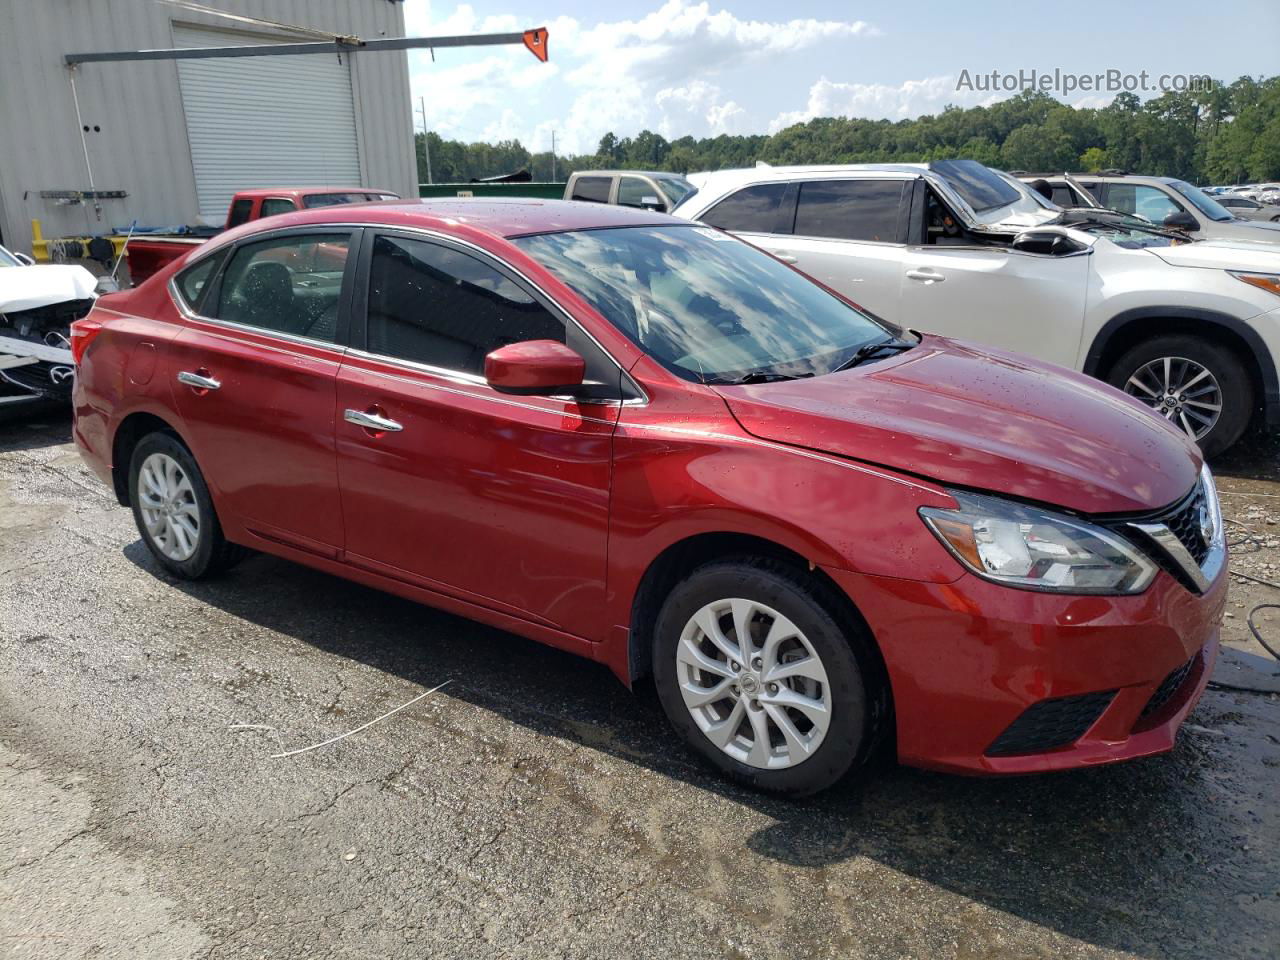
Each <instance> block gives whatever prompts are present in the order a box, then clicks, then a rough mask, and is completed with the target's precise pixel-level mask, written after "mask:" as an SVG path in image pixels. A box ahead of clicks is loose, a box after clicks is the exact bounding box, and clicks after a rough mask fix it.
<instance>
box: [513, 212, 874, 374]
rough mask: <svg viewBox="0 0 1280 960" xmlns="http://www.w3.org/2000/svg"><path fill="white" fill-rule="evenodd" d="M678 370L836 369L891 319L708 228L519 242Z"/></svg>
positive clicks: (661, 360) (637, 229)
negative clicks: (876, 318)
mask: <svg viewBox="0 0 1280 960" xmlns="http://www.w3.org/2000/svg"><path fill="white" fill-rule="evenodd" d="M514 242H515V243H516V244H517V245H518V246H519V247H520V248H521V249H523V250H524V251H525V252H526V253H527V254H529V256H531V257H533V258H534V259H535V260H537V261H538V262H539V263H541V264H542V265H543V266H545V267H547V268H548V269H549V270H551V271H552V272H553V273H554V274H556V276H558V277H559V278H560V279H561V280H563V281H564V282H565V283H566V284H567V285H568V286H569V287H571V288H572V289H573V290H574V291H575V292H576V293H577V294H578V295H579V296H581V297H582V298H583V299H584V300H586V301H587V302H588V303H590V304H591V305H592V306H593V307H595V308H596V310H598V311H599V312H600V313H601V314H602V315H603V316H604V317H605V319H607V320H608V321H609V322H610V323H612V324H613V325H614V326H616V327H617V328H618V329H619V330H621V331H622V332H623V333H625V334H626V335H627V336H628V337H630V338H631V340H633V341H634V342H635V343H636V345H637V346H639V347H640V348H641V349H642V350H644V351H645V353H647V354H649V356H651V357H653V358H654V359H655V360H657V361H658V362H659V363H661V364H662V365H663V366H664V367H666V368H667V369H668V370H670V371H671V372H672V373H674V374H676V375H677V376H679V377H682V378H684V379H686V380H692V381H695V382H701V383H733V382H736V381H739V380H742V379H744V378H748V377H753V376H757V375H758V376H761V377H772V376H778V377H805V376H819V375H821V374H824V373H830V372H832V371H833V370H835V369H836V368H838V367H840V366H841V365H842V364H844V363H845V362H847V361H848V360H849V359H850V357H851V356H852V355H853V353H854V351H856V350H857V349H858V347H860V346H863V345H865V344H868V343H872V342H876V341H880V340H884V339H885V337H886V332H887V331H886V328H885V327H883V326H881V325H880V324H879V323H877V322H875V321H873V320H872V319H871V318H869V317H868V316H866V315H865V314H863V313H860V312H859V311H857V310H855V309H854V308H853V307H851V306H849V305H848V304H847V303H845V302H844V301H843V300H840V299H839V298H838V297H836V296H834V295H832V294H830V293H828V292H827V291H826V290H824V289H823V288H822V287H819V286H818V285H817V284H815V283H813V282H812V281H810V280H807V279H805V278H804V277H803V276H802V275H801V274H799V273H797V272H795V271H794V270H792V269H791V268H789V267H787V266H785V265H783V264H781V263H779V262H778V261H777V260H775V259H773V258H772V257H770V256H768V255H767V254H765V253H762V252H761V251H759V250H757V249H756V248H755V247H752V246H750V245H749V244H746V243H744V242H742V241H741V240H738V239H737V238H735V237H731V236H729V235H728V234H725V233H720V232H718V231H716V230H712V229H710V228H708V227H698V226H693V225H690V226H687V227H686V226H661V227H623V228H619V229H611V230H581V231H575V232H571V233H549V234H542V235H539V236H532V237H521V238H519V239H517V240H515V241H514Z"/></svg>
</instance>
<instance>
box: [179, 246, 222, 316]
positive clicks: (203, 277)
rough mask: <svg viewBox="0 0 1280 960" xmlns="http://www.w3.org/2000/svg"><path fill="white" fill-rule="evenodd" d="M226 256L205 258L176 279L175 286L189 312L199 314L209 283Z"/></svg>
mask: <svg viewBox="0 0 1280 960" xmlns="http://www.w3.org/2000/svg"><path fill="white" fill-rule="evenodd" d="M224 256H225V251H224V252H220V253H215V254H214V255H213V256H211V257H205V258H204V259H203V260H201V261H200V262H199V263H193V264H192V265H191V266H189V267H187V269H185V270H183V271H182V272H181V273H180V274H178V276H177V277H176V278H174V285H175V286H177V288H178V294H179V296H181V297H182V302H183V303H184V304H185V305H186V307H187V309H188V310H191V311H193V312H197V313H198V312H199V310H200V300H201V298H202V297H203V296H204V293H205V291H206V290H207V289H208V288H209V281H210V280H212V279H213V275H214V273H215V272H217V269H218V264H220V263H221V262H222V259H223V257H224Z"/></svg>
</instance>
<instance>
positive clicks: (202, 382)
mask: <svg viewBox="0 0 1280 960" xmlns="http://www.w3.org/2000/svg"><path fill="white" fill-rule="evenodd" d="M178 382H179V383H185V384H186V385H187V386H188V387H195V389H196V390H217V389H218V388H219V387H221V386H222V381H220V380H215V379H214V378H213V377H211V376H209V371H208V370H204V369H203V368H201V370H197V371H195V372H192V371H190V370H183V371H181V372H180V373H179V374H178Z"/></svg>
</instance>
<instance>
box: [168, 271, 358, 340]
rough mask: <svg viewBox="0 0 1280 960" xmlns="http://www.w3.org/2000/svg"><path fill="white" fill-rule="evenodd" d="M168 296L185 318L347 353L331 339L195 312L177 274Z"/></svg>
mask: <svg viewBox="0 0 1280 960" xmlns="http://www.w3.org/2000/svg"><path fill="white" fill-rule="evenodd" d="M169 297H170V298H171V299H172V300H173V302H174V306H176V307H177V308H178V312H179V313H180V314H182V316H183V318H184V319H186V320H198V321H200V322H201V323H210V324H213V325H214V326H217V327H224V328H225V329H227V330H235V331H239V332H243V333H256V334H259V335H260V336H265V337H271V338H272V339H276V340H283V341H285V342H286V343H296V344H301V345H303V346H308V347H318V348H319V349H321V350H325V351H326V352H328V353H335V354H338V355H339V356H343V355H345V354H346V353H347V347H346V346H344V345H343V344H340V343H335V342H334V341H332V340H316V339H314V338H312V337H300V336H298V335H297V334H293V333H285V332H284V331H283V330H270V329H268V328H266V327H254V326H250V325H249V324H247V323H236V322H235V321H234V320H220V319H218V318H217V317H206V316H205V315H204V314H203V313H196V312H195V311H194V310H192V309H191V308H190V307H188V306H187V305H186V303H185V302H184V301H183V299H182V294H181V293H179V292H178V284H177V276H176V275H174V276H173V277H170V278H169Z"/></svg>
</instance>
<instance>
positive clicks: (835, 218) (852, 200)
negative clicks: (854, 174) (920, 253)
mask: <svg viewBox="0 0 1280 960" xmlns="http://www.w3.org/2000/svg"><path fill="white" fill-rule="evenodd" d="M905 185H906V184H905V181H902V180H817V181H813V182H809V183H802V184H800V199H799V202H798V204H797V206H796V226H795V233H796V235H797V236H802V237H831V238H832V239H835V240H874V241H877V242H879V243H898V242H900V240H901V239H902V238H901V237H900V235H899V225H900V224H901V222H902V220H901V213H902V198H903V191H904V188H905Z"/></svg>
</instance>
